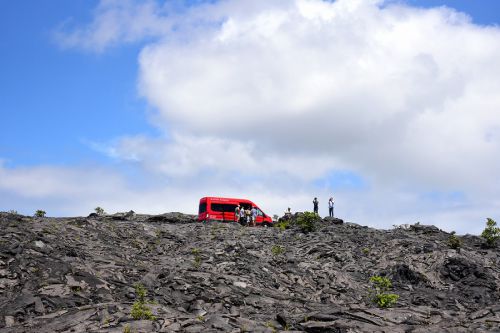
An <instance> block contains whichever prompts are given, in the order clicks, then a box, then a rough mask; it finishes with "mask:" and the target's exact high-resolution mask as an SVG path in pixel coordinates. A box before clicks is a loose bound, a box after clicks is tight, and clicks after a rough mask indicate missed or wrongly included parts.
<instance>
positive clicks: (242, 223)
mask: <svg viewBox="0 0 500 333" xmlns="http://www.w3.org/2000/svg"><path fill="white" fill-rule="evenodd" d="M245 222H246V216H245V207H241V208H240V223H241V225H245Z"/></svg>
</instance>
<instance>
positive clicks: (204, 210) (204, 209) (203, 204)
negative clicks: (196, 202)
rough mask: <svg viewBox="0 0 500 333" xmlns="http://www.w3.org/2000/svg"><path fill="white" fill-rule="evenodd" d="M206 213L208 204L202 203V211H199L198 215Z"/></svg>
mask: <svg viewBox="0 0 500 333" xmlns="http://www.w3.org/2000/svg"><path fill="white" fill-rule="evenodd" d="M206 211H207V203H206V202H202V203H201V204H200V209H199V211H198V214H201V213H205V212H206Z"/></svg>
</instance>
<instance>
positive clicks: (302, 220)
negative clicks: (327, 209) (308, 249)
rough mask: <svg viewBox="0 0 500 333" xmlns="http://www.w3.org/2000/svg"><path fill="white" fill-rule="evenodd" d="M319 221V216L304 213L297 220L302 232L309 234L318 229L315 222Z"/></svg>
mask: <svg viewBox="0 0 500 333" xmlns="http://www.w3.org/2000/svg"><path fill="white" fill-rule="evenodd" d="M319 219H320V218H319V216H318V215H317V214H315V213H311V212H304V213H303V214H301V215H299V217H298V218H297V225H298V226H299V227H300V230H302V232H305V233H308V232H311V231H314V230H315V229H316V226H315V222H316V221H318V220H319Z"/></svg>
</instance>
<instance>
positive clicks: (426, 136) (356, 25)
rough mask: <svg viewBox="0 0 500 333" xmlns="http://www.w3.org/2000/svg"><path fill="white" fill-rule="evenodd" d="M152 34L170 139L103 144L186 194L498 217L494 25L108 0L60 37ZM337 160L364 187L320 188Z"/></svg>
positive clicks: (352, 9)
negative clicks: (319, 200) (332, 199)
mask: <svg viewBox="0 0 500 333" xmlns="http://www.w3.org/2000/svg"><path fill="white" fill-rule="evenodd" d="M166 3H167V4H168V2H166ZM173 27H175V28H173ZM148 37H156V38H157V40H156V41H155V42H149V43H148V44H147V45H146V46H145V47H144V49H143V50H142V52H141V54H140V57H139V63H140V78H139V84H138V85H139V90H140V92H141V94H142V95H143V96H144V97H145V98H146V99H147V100H148V101H149V102H150V103H151V105H153V106H154V107H155V108H156V110H157V112H158V113H157V115H156V116H155V117H154V119H155V123H156V126H158V127H159V128H160V129H162V130H164V132H165V133H169V137H168V138H147V137H140V136H139V137H129V138H122V139H119V140H117V142H115V143H113V144H111V145H105V146H100V148H99V149H101V150H104V151H105V152H106V153H108V154H109V155H110V156H112V157H114V158H118V159H122V160H127V161H132V162H133V163H137V164H138V165H140V166H141V167H142V168H143V169H144V170H147V172H149V173H152V174H154V175H162V176H163V177H165V179H167V180H168V184H169V186H172V188H175V189H176V191H178V192H179V193H182V195H183V196H184V195H186V196H190V195H191V194H190V192H189V191H195V192H196V195H201V194H202V192H203V191H210V188H211V187H210V186H214V184H223V185H219V186H216V187H213V188H215V190H214V191H216V192H217V193H213V194H217V195H219V194H220V195H223V194H227V195H238V193H240V194H241V193H245V195H246V194H248V195H252V196H253V195H255V196H256V197H257V198H258V199H259V200H261V201H262V202H269V203H270V206H271V207H272V209H273V210H275V211H281V210H282V209H285V208H286V207H287V206H288V205H289V204H290V205H293V206H294V207H297V209H306V208H308V205H309V201H310V199H308V198H309V197H313V196H315V195H318V196H320V195H322V196H324V197H325V198H327V197H328V196H329V192H331V191H334V193H336V194H337V197H338V199H339V202H340V203H341V206H340V207H343V208H340V209H341V211H342V209H344V211H343V213H344V214H345V215H344V216H345V217H347V219H355V220H356V221H358V222H360V223H365V224H375V225H379V226H386V227H387V226H390V225H392V224H394V222H395V221H398V222H400V223H408V222H414V220H417V219H418V220H420V221H422V222H423V223H425V222H427V221H428V222H429V223H435V224H439V225H441V226H447V228H448V229H454V226H459V227H460V228H462V229H458V227H457V228H456V229H457V230H465V231H466V230H472V228H471V229H467V228H468V227H467V226H466V225H467V221H471V220H474V221H476V222H477V221H478V220H479V221H481V222H479V223H482V218H484V217H485V216H487V215H486V214H490V215H491V216H493V217H494V215H495V214H497V215H498V213H499V198H500V191H499V190H498V189H499V188H500V186H499V185H500V181H499V179H498V177H497V173H498V171H497V170H499V169H500V157H499V156H498V154H497V152H498V151H500V150H499V148H500V117H499V116H498V112H499V111H498V110H499V107H500V97H499V95H498V91H500V67H499V66H498V65H497V62H498V59H500V29H499V28H496V27H484V26H477V25H474V24H472V23H471V20H470V19H469V17H467V16H466V15H465V14H462V13H458V12H456V11H454V10H452V9H449V8H446V7H440V8H434V9H417V8H413V7H409V6H405V5H402V4H396V3H393V2H390V1H385V2H384V1H380V0H379V1H376V0H373V1H366V0H363V1H362V0H337V1H335V2H328V1H321V0H295V1H280V0H273V1H263V0H262V1H261V0H258V1H236V0H233V1H231V0H228V1H220V2H217V3H214V4H203V5H200V6H193V7H191V8H184V9H182V11H180V12H179V11H178V10H177V11H176V10H174V9H173V7H172V6H167V5H161V4H159V3H158V2H154V1H148V2H136V1H131V0H129V1H126V2H117V1H111V0H108V1H104V0H103V1H101V2H100V5H99V6H98V8H97V9H96V14H95V19H94V21H93V22H92V23H91V24H90V25H89V26H88V27H84V28H80V29H76V30H74V31H73V32H71V33H69V34H61V35H60V38H61V39H60V40H61V41H62V43H63V44H65V45H67V46H79V47H83V48H86V49H91V50H98V51H99V50H103V49H105V48H106V47H108V46H110V45H115V44H119V43H123V42H133V41H139V40H143V39H144V38H148ZM339 170H350V171H352V173H354V174H356V175H358V176H360V177H362V178H363V179H364V180H365V181H366V182H367V183H368V184H369V186H368V187H367V188H364V189H361V190H360V189H352V188H343V187H335V185H333V187H332V186H326V187H324V188H321V187H318V184H317V182H315V181H317V180H321V179H325V178H328V177H329V176H328V175H329V174H330V173H331V172H335V171H339ZM205 178H212V179H213V180H214V182H211V181H209V182H207V181H206V179H205ZM242 179H243V180H246V182H250V183H251V185H249V186H247V188H245V186H246V185H245V182H242V181H241V180H242ZM215 181H217V182H215ZM196 183H199V186H198V187H196V186H194V185H193V184H196ZM155 191H156V190H155ZM426 193H438V194H439V195H440V196H441V197H440V199H439V200H437V202H436V200H429V199H428V198H427V199H426V197H425V195H426ZM450 193H460V195H461V199H460V200H458V201H457V200H455V199H453V198H452V197H453V196H452V197H449V196H448V194H450ZM238 196H239V195H238ZM283 198H286V199H283ZM306 198H307V199H306ZM381 198H383V199H381ZM304 200H305V201H304ZM153 201H155V200H153ZM287 202H289V204H288V203H287ZM304 202H305V203H304ZM181 206H182V205H181ZM181 206H179V207H181ZM280 207H281V208H280ZM418 216H421V218H418ZM406 219H408V220H410V221H408V220H406ZM412 220H413V221H412ZM373 221H375V222H373Z"/></svg>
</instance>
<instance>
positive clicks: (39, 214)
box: [34, 209, 47, 217]
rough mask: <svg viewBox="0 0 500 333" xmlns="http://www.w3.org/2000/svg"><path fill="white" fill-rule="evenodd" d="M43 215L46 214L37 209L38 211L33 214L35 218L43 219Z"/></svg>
mask: <svg viewBox="0 0 500 333" xmlns="http://www.w3.org/2000/svg"><path fill="white" fill-rule="evenodd" d="M45 214H47V213H46V212H45V211H44V210H40V209H39V210H37V211H36V212H35V214H34V215H35V217H45Z"/></svg>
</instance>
